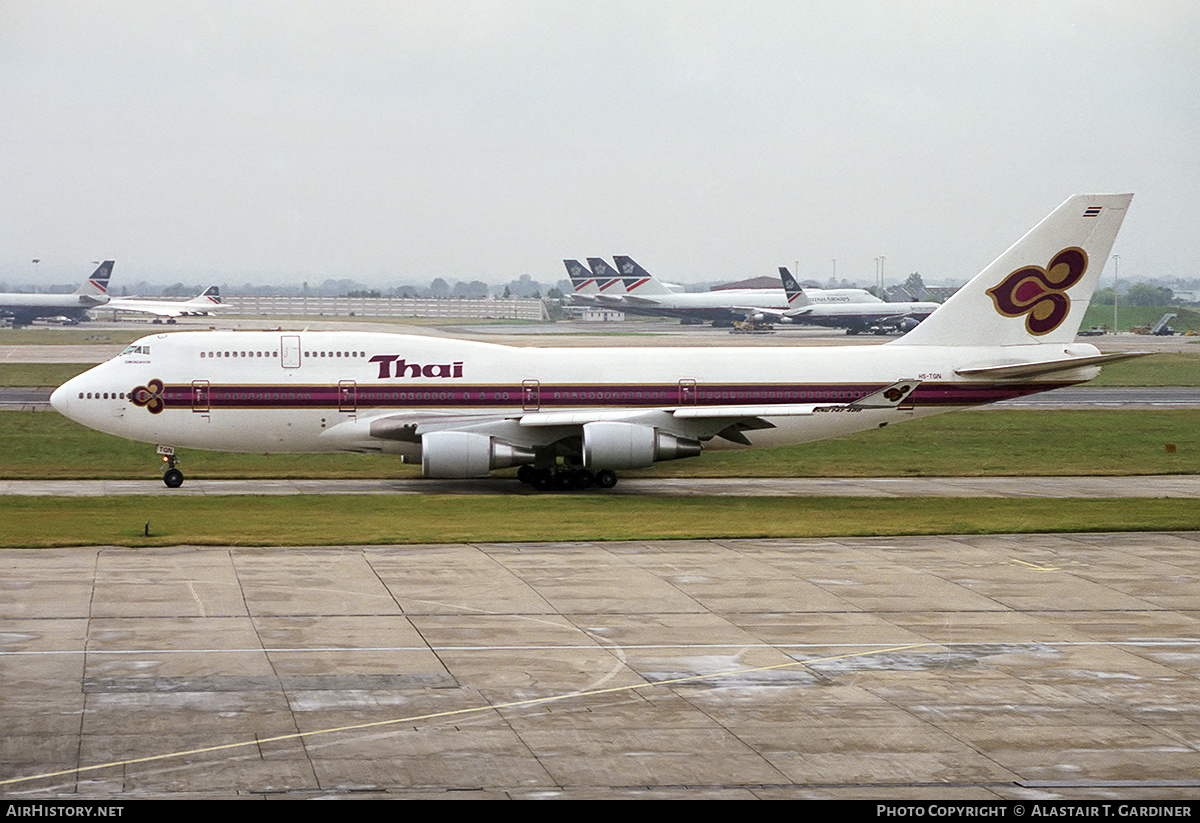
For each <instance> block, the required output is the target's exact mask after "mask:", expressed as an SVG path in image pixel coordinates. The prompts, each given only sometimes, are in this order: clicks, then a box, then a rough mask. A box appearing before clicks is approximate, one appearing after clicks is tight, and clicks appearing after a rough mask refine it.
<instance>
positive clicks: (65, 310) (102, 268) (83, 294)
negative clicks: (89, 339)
mask: <svg viewBox="0 0 1200 823" xmlns="http://www.w3.org/2000/svg"><path fill="white" fill-rule="evenodd" d="M112 270H113V261H111V260H105V261H104V262H103V263H101V264H100V265H99V267H97V269H96V270H95V271H94V272H92V276H91V277H89V278H88V279H87V280H85V281H84V283H83V285H82V286H80V287H79V288H78V289H76V290H75V291H74V292H73V293H71V294H20V293H17V294H0V317H11V318H12V324H13V325H14V326H27V325H29V324H30V323H32V322H33V321H34V320H35V319H37V318H39V317H66V318H67V319H69V320H70V321H71V322H72V323H79V322H81V321H83V320H87V311H88V309H94V308H96V307H97V306H103V305H104V304H105V303H107V302H108V280H109V278H110V277H112Z"/></svg>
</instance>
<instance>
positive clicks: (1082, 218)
mask: <svg viewBox="0 0 1200 823" xmlns="http://www.w3.org/2000/svg"><path fill="white" fill-rule="evenodd" d="M1132 198H1133V195H1132V194H1077V195H1074V196H1072V197H1069V198H1067V200H1066V201H1065V202H1064V203H1063V204H1062V205H1061V206H1059V207H1058V208H1057V209H1055V210H1054V211H1053V212H1051V213H1050V214H1049V216H1047V217H1046V218H1045V219H1044V220H1042V222H1040V223H1038V224H1037V225H1036V226H1035V227H1034V228H1033V229H1031V230H1030V231H1029V232H1028V233H1027V234H1026V235H1025V236H1024V237H1022V238H1021V239H1020V240H1018V241H1017V242H1016V243H1014V244H1013V245H1012V246H1011V247H1010V248H1009V249H1008V250H1007V251H1006V252H1004V253H1003V254H1001V255H1000V256H999V257H997V258H996V259H995V260H994V261H993V262H992V263H991V264H990V265H988V266H987V267H986V268H985V269H984V270H983V271H981V272H980V273H979V274H977V275H976V276H975V277H974V278H973V279H972V280H971V281H970V282H969V283H967V284H966V285H965V286H963V287H962V288H961V289H959V290H958V291H957V292H955V293H954V294H953V295H952V296H951V297H950V298H949V299H947V300H946V302H945V303H943V304H942V305H941V306H939V307H938V309H937V310H936V311H935V312H934V313H933V314H931V315H930V316H929V317H927V318H926V319H925V320H923V321H922V322H921V324H920V325H919V326H917V327H916V328H915V329H913V330H912V331H910V332H909V333H908V334H906V335H904V336H903V337H901V338H900V339H899V340H895V341H893V342H892V343H890V344H889V345H907V346H1015V345H1023V344H1034V343H1069V342H1071V341H1072V340H1074V339H1075V335H1076V333H1077V332H1078V331H1079V325H1080V323H1081V322H1082V321H1083V314H1084V312H1085V311H1086V310H1087V306H1088V302H1089V301H1090V300H1091V298H1092V293H1093V292H1094V291H1095V290H1096V283H1097V282H1098V281H1099V279H1100V273H1101V272H1102V271H1104V264H1105V263H1106V262H1107V261H1108V255H1109V252H1110V251H1111V250H1112V245H1113V241H1114V240H1115V239H1116V236H1117V231H1118V230H1119V229H1120V228H1121V222H1122V221H1123V220H1124V219H1125V212H1126V210H1127V209H1128V208H1129V202H1130V200H1131V199H1132Z"/></svg>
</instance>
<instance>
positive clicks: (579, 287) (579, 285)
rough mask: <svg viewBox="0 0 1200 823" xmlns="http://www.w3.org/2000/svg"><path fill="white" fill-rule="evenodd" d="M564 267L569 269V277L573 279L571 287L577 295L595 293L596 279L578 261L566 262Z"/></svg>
mask: <svg viewBox="0 0 1200 823" xmlns="http://www.w3.org/2000/svg"><path fill="white" fill-rule="evenodd" d="M563 265H564V266H566V267H567V276H568V277H570V278H571V286H572V288H574V289H575V293H576V294H579V295H584V294H594V293H595V291H596V278H594V277H592V273H591V271H590V270H588V269H587V268H586V267H585V266H584V265H583V264H582V263H580V262H579V261H578V260H564V261H563Z"/></svg>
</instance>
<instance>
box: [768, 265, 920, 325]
mask: <svg viewBox="0 0 1200 823" xmlns="http://www.w3.org/2000/svg"><path fill="white" fill-rule="evenodd" d="M779 276H780V279H781V280H782V281H783V290H784V293H785V294H787V302H788V308H787V309H785V310H783V311H779V310H777V309H773V308H766V307H763V308H758V309H747V313H746V319H747V320H750V321H753V322H758V323H762V322H767V323H801V324H805V325H810V326H830V327H833V328H839V329H845V330H846V333H847V334H859V333H861V332H867V331H872V332H875V333H877V334H885V333H887V332H889V331H892V332H906V331H910V330H912V329H915V328H916V327H917V324H918V323H920V322H921V321H922V320H924V319H925V318H926V317H928V316H929V315H931V314H933V312H934V311H936V310H937V308H938V306H939V305H940V304H938V303H886V302H884V301H883V300H880V299H879V298H877V297H873V296H872V297H873V299H872V300H871V301H870V302H848V301H847V302H840V301H836V302H822V303H818V302H817V301H816V300H812V299H810V298H809V296H808V290H807V289H804V288H803V287H802V286H801V285H800V284H799V283H797V282H796V278H794V277H792V273H791V272H790V271H788V270H787V268H786V267H784V266H780V267H779Z"/></svg>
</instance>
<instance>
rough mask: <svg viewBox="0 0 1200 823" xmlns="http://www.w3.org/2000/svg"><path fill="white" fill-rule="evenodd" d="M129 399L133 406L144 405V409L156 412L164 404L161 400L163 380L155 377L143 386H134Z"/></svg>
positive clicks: (160, 409) (152, 412) (161, 408)
mask: <svg viewBox="0 0 1200 823" xmlns="http://www.w3.org/2000/svg"><path fill="white" fill-rule="evenodd" d="M129 399H130V401H131V402H132V403H133V405H135V406H145V408H146V411H148V412H150V413H151V414H158V413H159V412H161V411H162V410H163V408H164V407H165V406H166V403H165V402H164V401H163V382H162V381H161V380H159V379H158V378H157V377H156V378H154V379H153V380H151V381H150V382H149V383H147V384H146V385H145V386H134V387H133V390H132V391H131V392H129Z"/></svg>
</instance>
